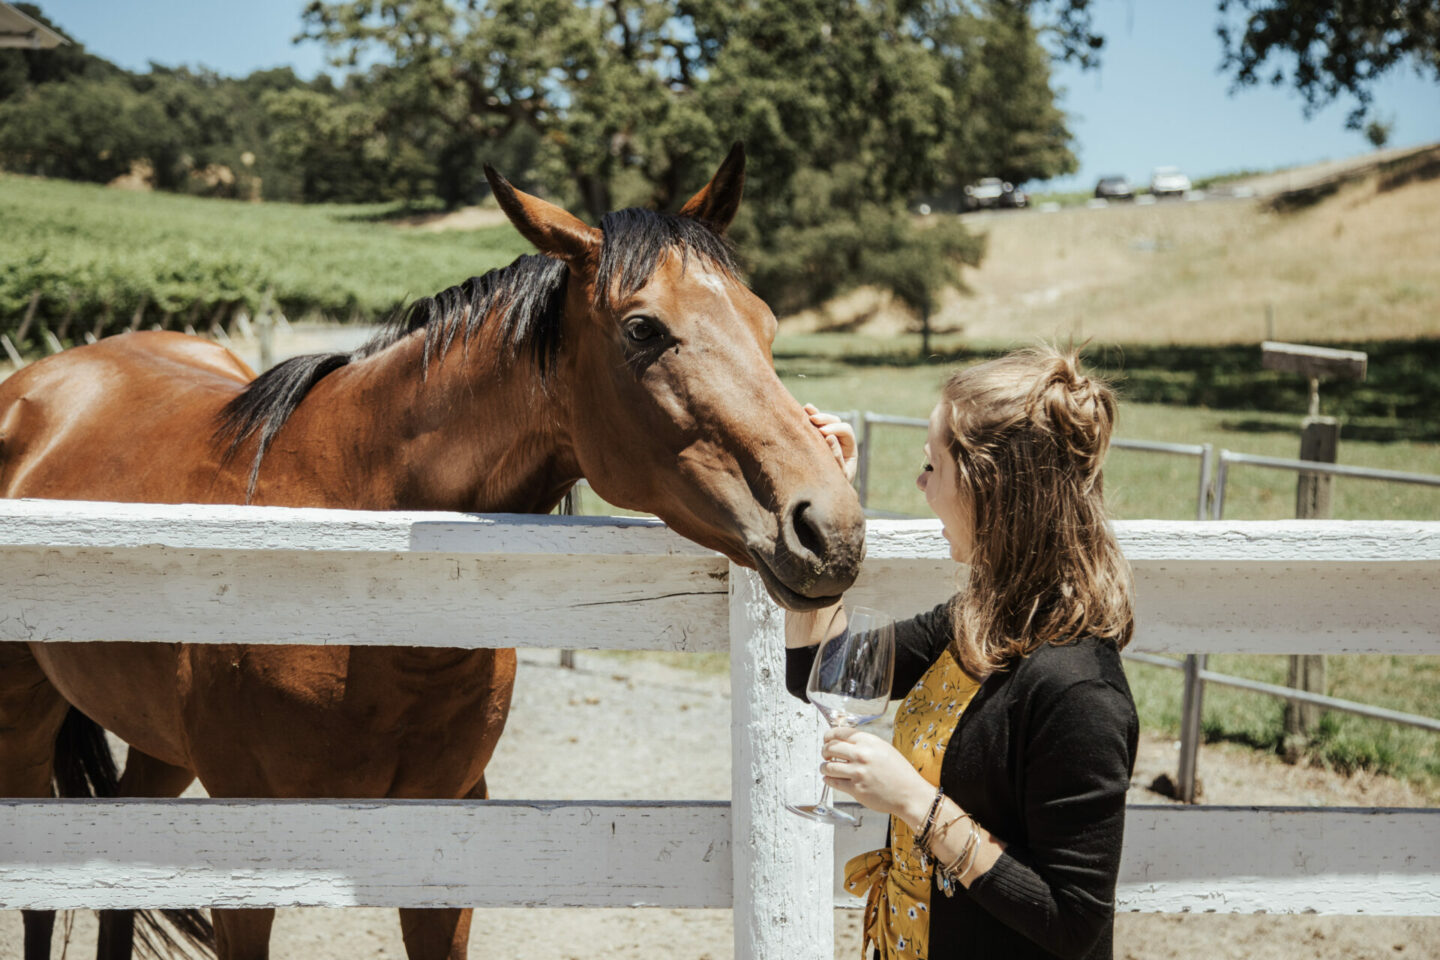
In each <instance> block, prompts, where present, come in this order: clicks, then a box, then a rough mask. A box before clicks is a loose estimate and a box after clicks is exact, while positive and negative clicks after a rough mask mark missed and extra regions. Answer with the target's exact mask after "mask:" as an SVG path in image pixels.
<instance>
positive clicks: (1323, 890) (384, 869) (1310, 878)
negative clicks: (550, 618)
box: [0, 765, 1440, 956]
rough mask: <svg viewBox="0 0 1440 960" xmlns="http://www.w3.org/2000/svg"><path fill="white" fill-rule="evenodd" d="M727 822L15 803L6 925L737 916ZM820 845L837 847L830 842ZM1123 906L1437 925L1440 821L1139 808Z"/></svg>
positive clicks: (704, 811) (879, 837)
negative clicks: (501, 910)
mask: <svg viewBox="0 0 1440 960" xmlns="http://www.w3.org/2000/svg"><path fill="white" fill-rule="evenodd" d="M811 766H812V768H813V765H811ZM805 795H806V796H808V793H807V794H805ZM848 809H851V810H853V811H856V812H859V813H861V814H862V815H863V818H864V819H863V822H862V823H861V825H860V826H859V827H858V828H848V829H844V830H838V831H835V832H834V834H833V836H834V870H833V874H831V880H830V886H828V887H827V888H826V912H827V916H828V907H829V905H830V903H831V902H833V903H834V905H835V906H841V907H859V906H861V905H862V903H863V901H861V900H859V899H858V898H856V897H853V896H850V895H849V894H847V893H845V892H844V891H843V890H842V889H841V871H842V870H843V869H844V865H845V861H846V860H848V859H849V858H850V857H852V856H854V855H855V854H857V853H861V852H864V851H866V850H870V849H874V848H875V847H878V846H879V845H881V844H882V843H884V839H885V817H883V816H879V815H876V814H874V813H868V812H866V811H863V810H862V809H861V808H859V807H858V806H855V805H850V806H849V807H848ZM781 812H784V811H783V810H782V811H781ZM731 816H732V814H731V811H730V808H729V805H728V804H725V803H657V802H648V803H646V802H629V801H626V802H606V801H567V802H563V803H526V802H502V801H489V802H486V803H474V802H466V801H388V802H386V803H378V802H360V801H347V800H312V801H255V800H224V801H219V800H181V801H174V800H168V801H151V800H101V801H65V800H62V801H55V800H4V801H0V823H3V824H4V825H5V830H4V833H3V838H4V839H3V842H0V908H4V909H14V908H35V909H52V908H53V909H71V908H79V907H93V908H116V909H127V908H158V907H181V906H200V905H217V906H253V907H261V906H327V907H342V906H427V907H440V906H502V905H519V904H524V905H536V906H541V905H543V906H630V905H653V906H666V907H730V906H732V905H733V903H734V899H735V897H737V896H750V895H752V894H753V893H754V892H755V891H754V890H753V888H750V887H740V886H738V885H736V884H735V883H734V882H733V880H734V875H733V873H732V867H731V857H730V854H731V850H730V849H729V848H730V843H731V841H730V836H731ZM797 819H798V818H797ZM810 829H812V830H814V831H815V834H816V836H817V837H819V838H821V840H822V841H823V842H826V843H828V841H829V839H830V837H831V832H830V828H828V827H819V826H817V825H810ZM827 857H828V855H827ZM786 879H789V880H790V881H791V882H792V883H797V882H798V881H797V877H796V876H795V875H791V876H789V877H780V878H777V882H779V883H781V884H783V882H784V881H785V880H786ZM762 892H763V891H762ZM1116 899H1117V902H1118V907H1119V909H1120V910H1122V911H1143V912H1207V911H1213V912H1219V913H1262V912H1264V913H1309V912H1314V913H1322V914H1336V915H1356V914H1363V915H1375V916H1440V810H1413V809H1356V808H1328V809H1327V808H1314V807H1306V808H1294V807H1203V806H1202V807H1169V806H1148V805H1147V806H1132V807H1130V809H1129V811H1128V812H1127V816H1126V825H1125V851H1124V856H1123V858H1122V860H1121V864H1120V878H1119V889H1118V891H1117V894H1116ZM759 909H760V910H762V911H763V910H766V907H765V905H764V903H763V900H762V903H761V905H760V907H759ZM761 919H762V920H763V919H764V918H763V916H762V917H761ZM739 925H740V924H739V918H737V930H738V928H739ZM826 942H828V937H827V940H826ZM799 955H808V953H804V952H803V951H802V953H801V954H799ZM816 955H817V956H821V955H820V954H818V953H817V954H816ZM824 956H828V954H826V955H824Z"/></svg>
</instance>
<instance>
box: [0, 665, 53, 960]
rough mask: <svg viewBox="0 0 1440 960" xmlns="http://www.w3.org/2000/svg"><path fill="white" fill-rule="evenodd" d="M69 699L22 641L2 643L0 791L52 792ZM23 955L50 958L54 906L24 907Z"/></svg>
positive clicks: (10, 794)
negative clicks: (56, 686)
mask: <svg viewBox="0 0 1440 960" xmlns="http://www.w3.org/2000/svg"><path fill="white" fill-rule="evenodd" d="M69 708H70V705H69V704H68V703H66V702H65V698H64V697H62V696H60V692H59V691H58V690H56V689H55V688H54V687H53V686H51V684H50V681H49V680H47V679H46V678H45V674H44V672H43V671H41V669H40V665H39V664H38V663H36V662H35V658H34V657H33V656H31V654H30V648H29V647H27V646H26V645H25V644H23V643H0V797H17V798H22V799H34V798H41V797H48V796H50V795H51V790H50V777H51V774H52V772H53V770H54V766H55V738H56V736H58V735H59V733H60V726H61V724H62V723H64V721H65V713H66V711H67V710H69ZM21 917H22V919H23V922H24V927H25V960H49V958H50V935H51V932H52V931H53V930H54V929H55V911H54V910H23V911H21Z"/></svg>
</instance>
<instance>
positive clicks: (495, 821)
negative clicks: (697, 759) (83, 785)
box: [0, 746, 731, 910]
mask: <svg viewBox="0 0 1440 960" xmlns="http://www.w3.org/2000/svg"><path fill="white" fill-rule="evenodd" d="M722 749H723V746H722ZM729 821H730V810H729V805H728V804H725V803H625V802H604V801H594V802H580V803H523V802H498V801H490V802H485V803H473V802H466V801H407V800H392V801H387V802H385V803H378V802H360V801H341V800H334V801H308V802H286V801H253V800H226V801H214V800H168V801H162V802H156V801H137V800H109V801H38V802H37V801H0V823H3V824H4V825H5V826H4V833H3V836H4V840H3V842H0V908H4V909H13V908H31V907H34V908H37V909H59V910H68V909H73V908H80V907H91V908H96V909H100V908H116V909H128V908H145V907H152V906H158V905H160V904H173V905H177V906H178V905H180V904H184V905H186V906H202V905H205V906H237V907H238V906H247V907H262V906H266V907H285V906H305V905H311V906H319V905H325V906H336V907H340V906H427V907H442V906H451V907H460V906H507V907H508V906H540V905H544V906H554V907H559V906H568V907H629V906H660V907H712V906H719V905H721V904H724V905H727V906H728V905H729V898H730V887H731V884H730V870H731V866H730V850H729V846H730V840H729Z"/></svg>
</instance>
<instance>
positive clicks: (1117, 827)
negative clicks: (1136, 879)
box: [786, 603, 1139, 960]
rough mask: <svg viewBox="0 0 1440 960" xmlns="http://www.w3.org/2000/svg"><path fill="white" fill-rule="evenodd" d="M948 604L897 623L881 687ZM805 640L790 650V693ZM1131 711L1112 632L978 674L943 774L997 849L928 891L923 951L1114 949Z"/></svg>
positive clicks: (1028, 953) (1018, 956)
mask: <svg viewBox="0 0 1440 960" xmlns="http://www.w3.org/2000/svg"><path fill="white" fill-rule="evenodd" d="M951 630H952V620H951V613H950V605H949V603H944V604H941V605H940V606H938V607H936V608H935V609H934V610H932V611H930V612H929V613H925V614H921V615H920V616H918V617H915V618H913V619H910V620H906V621H903V622H900V623H898V624H897V625H896V630H895V640H896V654H895V684H894V687H893V689H892V692H891V697H892V699H895V698H899V697H903V696H905V695H906V694H907V693H909V692H910V688H911V687H913V686H914V685H915V683H916V682H917V681H918V680H919V679H920V677H921V675H922V674H924V672H925V671H926V669H928V668H929V666H930V664H932V663H934V662H935V660H936V659H937V658H938V657H939V656H940V654H941V653H942V652H943V651H944V649H945V645H946V644H947V643H948V642H949V641H950V638H951V636H952V633H951ZM815 650H816V648H815V647H803V648H800V649H794V650H790V651H788V654H787V663H786V683H787V686H788V687H789V688H790V692H791V693H793V694H795V696H797V697H801V698H803V697H804V696H805V682H806V679H807V678H808V676H809V673H810V665H811V663H813V662H814V659H815ZM1138 735H1139V721H1138V720H1137V718H1136V716H1135V701H1134V700H1133V699H1132V698H1131V696H1130V686H1129V684H1128V683H1126V681H1125V672H1124V670H1123V669H1122V667H1121V662H1120V653H1119V651H1118V650H1117V649H1116V648H1115V645H1114V644H1113V643H1109V642H1106V641H1101V640H1095V639H1084V640H1078V641H1076V642H1074V643H1070V644H1066V645H1063V646H1057V645H1053V644H1046V645H1045V646H1043V647H1041V648H1040V649H1039V650H1036V651H1035V652H1034V653H1032V654H1031V655H1030V656H1029V657H1026V658H1024V659H1023V660H1021V661H1019V662H1018V663H1016V664H1014V665H1013V666H1012V667H1010V668H1009V669H1007V670H1005V671H1003V672H1000V673H996V674H994V675H992V676H991V677H989V678H988V679H986V680H985V682H984V683H982V684H981V685H980V689H979V691H978V692H977V693H976V694H975V698H974V699H973V700H972V701H971V702H970V705H969V707H968V708H967V709H966V710H965V712H964V713H963V714H961V717H960V721H959V723H958V725H957V727H956V729H955V733H954V735H953V736H952V737H951V738H950V743H949V746H948V747H947V748H946V750H945V759H944V760H943V762H942V763H941V768H940V784H941V786H942V787H944V789H945V793H946V795H947V796H949V797H950V798H951V799H952V800H954V801H955V802H956V803H958V804H959V805H960V808H961V809H963V810H965V811H966V812H968V813H969V814H971V816H973V817H974V818H975V821H976V822H977V823H979V824H980V825H981V826H983V827H985V828H986V829H987V830H989V831H990V832H991V833H993V834H994V835H995V836H996V837H997V838H999V839H1001V840H1003V841H1005V843H1006V848H1005V852H1004V853H1003V854H1002V855H1001V857H1000V859H999V860H998V861H997V862H996V864H995V865H994V866H993V867H991V868H990V870H988V871H987V872H986V873H984V874H982V875H981V876H980V877H979V878H978V879H977V880H976V881H975V882H974V883H972V884H971V885H970V889H969V890H966V889H965V888H964V887H959V888H957V889H956V891H955V895H954V896H953V897H946V896H945V895H944V894H943V893H940V892H939V891H937V890H936V889H935V888H934V885H933V883H932V886H931V892H930V957H931V958H932V960H948V958H957V960H958V958H961V957H971V958H973V957H1003V958H1006V960H1023V958H1031V957H1034V958H1048V957H1064V958H1081V960H1099V958H1110V957H1111V956H1112V955H1113V939H1114V913H1115V910H1114V902H1115V877H1116V873H1117V871H1118V869H1119V865H1120V845H1121V839H1122V834H1123V829H1124V825H1125V791H1126V788H1127V787H1128V786H1129V783H1130V774H1131V773H1132V772H1133V771H1134V768H1135V744H1136V739H1137V737H1138Z"/></svg>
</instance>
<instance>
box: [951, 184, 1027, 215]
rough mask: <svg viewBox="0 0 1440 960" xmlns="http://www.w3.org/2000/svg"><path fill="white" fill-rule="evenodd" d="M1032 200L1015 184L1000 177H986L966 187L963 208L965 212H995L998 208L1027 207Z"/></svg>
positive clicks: (962, 201)
mask: <svg viewBox="0 0 1440 960" xmlns="http://www.w3.org/2000/svg"><path fill="white" fill-rule="evenodd" d="M1029 203H1030V199H1029V198H1028V197H1026V196H1025V191H1024V190H1017V189H1015V186H1014V184H1012V183H1010V182H1009V181H1008V180H1001V179H1000V178H999V177H984V178H983V179H981V180H979V181H977V182H975V183H972V184H969V185H968V186H966V187H965V192H964V197H963V199H962V200H961V206H962V207H963V208H964V209H965V210H993V209H996V208H998V207H1011V208H1020V207H1024V206H1027V205H1028V204H1029Z"/></svg>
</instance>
